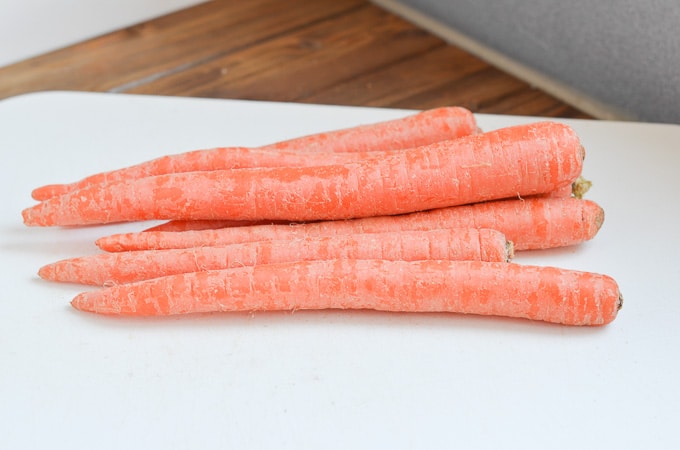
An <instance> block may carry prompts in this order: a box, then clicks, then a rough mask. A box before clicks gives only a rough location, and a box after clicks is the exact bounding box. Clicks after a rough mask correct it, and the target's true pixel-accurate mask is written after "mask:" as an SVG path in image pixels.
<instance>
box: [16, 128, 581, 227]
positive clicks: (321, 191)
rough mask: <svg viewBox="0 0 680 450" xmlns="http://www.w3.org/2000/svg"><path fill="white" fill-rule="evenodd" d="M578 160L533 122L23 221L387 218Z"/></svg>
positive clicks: (200, 182) (480, 194) (62, 204)
mask: <svg viewBox="0 0 680 450" xmlns="http://www.w3.org/2000/svg"><path fill="white" fill-rule="evenodd" d="M583 157H584V152H583V147H582V146H581V144H580V142H579V139H578V137H577V136H576V133H575V132H574V131H573V129H571V128H570V127H568V126H566V125H563V124H559V123H555V122H540V123H535V124H530V125H522V126H516V127H508V128H503V129H500V130H496V131H491V132H487V133H484V134H479V135H474V136H467V137H462V138H459V139H457V140H454V141H444V142H439V143H435V144H431V145H428V146H423V147H417V148H411V149H407V150H404V151H403V152H398V153H395V154H394V155H392V156H390V157H387V158H384V159H370V160H366V161H361V162H356V163H350V164H338V165H329V166H321V167H285V168H283V167H282V168H257V169H239V170H231V171H210V172H189V173H179V174H169V175H159V176H154V177H147V178H142V179H138V180H132V181H128V182H124V183H115V184H109V185H105V186H92V187H87V188H83V189H80V190H77V191H74V192H72V193H69V194H65V195H63V196H60V197H56V198H52V199H49V200H46V201H44V202H42V203H40V204H38V205H35V206H33V207H31V208H28V209H26V210H24V211H23V217H24V223H25V224H27V225H31V226H54V225H87V224H97V223H109V222H119V221H132V220H149V219H190V220H195V219H198V220H202V219H228V220H263V219H266V220H289V221H311V220H334V219H347V218H355V217H370V216H377V215H393V214H401V213H408V212H414V211H419V210H427V209H432V208H441V207H446V206H454V205H461V204H466V203H473V202H480V201H485V200H492V199H498V198H505V197H512V196H529V195H535V194H541V193H546V192H550V191H552V190H555V189H557V188H560V187H562V186H564V185H566V184H570V183H571V182H572V181H574V180H575V179H576V178H577V177H578V176H579V175H580V174H581V169H582V164H583Z"/></svg>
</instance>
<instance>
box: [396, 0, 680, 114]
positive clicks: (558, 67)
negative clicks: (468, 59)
mask: <svg viewBox="0 0 680 450" xmlns="http://www.w3.org/2000/svg"><path fill="white" fill-rule="evenodd" d="M400 2H401V3H402V4H404V5H407V6H410V7H412V8H414V9H416V10H418V11H420V12H422V13H423V14H425V15H427V16H430V17H433V18H435V19H437V20H439V21H441V22H444V23H445V24H447V25H449V26H451V27H453V28H454V29H456V30H458V31H460V32H462V33H464V34H466V35H468V36H469V37H471V38H473V39H476V40H477V41H479V42H481V43H483V44H485V45H487V46H489V47H491V48H493V49H495V50H497V51H500V52H501V53H504V54H505V55H507V56H509V57H511V58H513V59H515V60H516V61H518V62H520V63H523V64H525V65H527V66H529V67H532V68H534V69H536V70H538V71H540V72H543V73H544V74H546V75H548V76H550V77H552V78H554V79H557V80H559V81H561V82H563V83H565V84H567V85H569V86H571V87H573V88H575V89H577V90H579V91H581V92H583V93H584V94H586V95H588V96H590V97H593V98H595V99H597V100H599V101H601V102H603V103H605V104H608V105H610V106H613V107H615V108H617V109H620V110H623V111H626V112H628V113H629V114H630V115H632V116H634V117H636V118H638V119H639V120H645V121H655V122H670V123H680V34H679V33H680V0H620V1H616V0H597V1H595V0H572V1H564V2H558V1H551V0H506V1H502V2H500V1H494V0H400Z"/></svg>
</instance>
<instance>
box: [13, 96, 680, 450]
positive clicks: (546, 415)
mask: <svg viewBox="0 0 680 450" xmlns="http://www.w3.org/2000/svg"><path fill="white" fill-rule="evenodd" d="M407 113H409V112H408V111H404V110H388V109H374V108H350V107H337V106H315V105H300V104H281V103H266V102H248V101H224V100H203V99H186V98H163V97H144V96H126V95H112V94H85V93H64V92H56V93H40V94H32V95H27V96H21V97H16V98H12V99H8V100H4V101H1V102H0V151H1V152H2V165H1V167H0V192H2V202H0V208H1V209H0V280H1V284H0V286H2V289H1V291H0V292H2V294H0V436H1V439H2V442H3V443H2V446H3V448H8V449H9V448H11V449H21V448H68V449H91V448H97V449H107V448H144V449H176V448H201V449H206V448H239V449H242V448H277V449H281V448H283V449H285V448H291V449H301V448H325V449H329V448H338V449H341V448H343V449H344V448H357V447H361V448H367V447H368V448H390V449H401V448H465V449H471V448H522V449H533V448H551V449H561V448H563V449H574V448H584V446H585V447H588V448H596V447H597V446H600V447H603V448H621V449H623V448H664V449H669V448H679V446H680V434H678V433H677V430H676V427H677V422H678V418H679V417H680V383H679V382H678V380H679V379H680V351H679V350H678V349H679V348H680V295H679V294H680V258H679V257H678V255H680V232H679V230H680V220H679V219H680V213H679V208H678V198H677V196H678V193H679V192H680V176H679V175H678V171H679V169H680V148H678V143H679V142H680V127H678V126H674V125H658V124H642V123H623V122H599V121H584V120H564V122H567V123H569V124H571V125H573V126H574V127H575V128H576V130H577V131H578V132H579V133H580V135H581V137H582V139H583V142H584V144H585V146H586V148H587V151H588V155H587V158H586V164H585V171H584V175H585V176H586V178H589V179H591V180H592V181H593V182H594V186H593V188H592V189H591V191H590V192H589V193H588V198H591V199H593V200H596V201H598V202H599V203H600V204H601V205H602V206H603V207H604V208H605V211H606V221H605V224H604V227H603V228H602V230H601V231H600V234H599V235H598V236H597V237H596V238H595V240H593V241H591V242H589V243H587V244H584V245H581V246H578V247H574V248H567V249H562V250H555V251H549V252H536V253H530V254H523V255H519V256H518V258H517V262H521V263H538V264H550V265H558V266H562V267H568V268H576V269H584V270H593V271H598V272H604V273H607V274H609V275H612V276H614V277H615V278H616V279H617V280H618V281H619V284H620V286H621V289H622V292H623V294H624V297H625V304H624V308H623V310H622V311H621V312H620V314H619V317H618V318H617V319H616V320H615V321H614V322H613V323H612V324H611V325H609V326H606V327H602V328H570V327H564V326H557V325H549V324H543V323H535V322H529V321H525V320H508V319H502V318H489V317H472V316H459V315H436V314H427V315H408V314H387V313H373V312H296V313H294V314H290V313H276V314H266V313H257V314H254V315H250V314H217V315H209V316H193V317H192V316H186V317H177V318H163V319H134V318H115V317H99V316H95V315H91V314H84V313H79V312H77V311H75V310H72V309H71V308H70V306H69V301H70V299H71V298H72V297H73V295H75V294H76V293H77V292H78V291H79V288H78V287H77V286H72V285H62V284H53V283H47V282H43V281H42V280H40V279H38V278H37V276H36V271H37V269H38V268H39V267H40V266H41V265H43V264H46V263H48V262H52V261H54V260H56V259H60V258H64V257H70V256H77V255H83V254H89V253H93V252H96V251H97V250H96V248H95V247H94V244H93V241H94V239H96V238H97V237H99V236H102V235H106V234H111V233H114V232H119V231H127V230H137V229H141V228H142V227H143V226H146V225H148V224H127V225H110V226H103V227H89V228H83V229H36V228H25V227H24V226H23V225H22V223H21V217H20V211H21V209H22V208H24V207H26V206H29V205H30V204H32V200H31V199H30V197H29V195H30V191H31V189H32V188H34V187H36V186H39V185H42V184H46V183H50V182H65V181H72V180H76V179H78V178H81V177H83V176H85V175H88V174H91V173H94V172H98V171H102V170H107V169H113V168H117V167H121V166H124V165H128V164H132V163H136V162H140V161H142V160H146V159H150V158H152V157H156V156H160V155H163V154H166V153H176V152H181V151H185V150H191V149H197V148H207V147H213V146H219V145H225V146H226V145H260V144H265V143H269V142H273V141H276V140H281V139H284V138H288V137H293V136H296V135H301V134H307V133H311V132H314V131H320V130H325V129H331V128H339V127H346V126H350V125H354V124H359V123H365V122H371V121H378V120H383V119H390V118H396V117H399V116H403V115H405V114H407ZM478 119H479V123H480V125H481V126H482V127H483V128H484V129H487V130H489V129H493V128H497V127H501V126H506V125H512V124H516V123H520V122H527V121H530V120H533V119H531V118H526V117H524V118H522V117H513V116H493V115H479V116H478Z"/></svg>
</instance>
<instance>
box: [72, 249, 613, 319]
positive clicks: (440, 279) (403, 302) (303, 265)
mask: <svg viewBox="0 0 680 450" xmlns="http://www.w3.org/2000/svg"><path fill="white" fill-rule="evenodd" d="M621 304H622V299H621V295H620V292H619V289H618V286H617V284H616V282H615V281H614V280H613V279H612V278H610V277H608V276H606V275H600V274H594V273H588V272H577V271H573V270H565V269H558V268H553V267H541V266H525V265H520V264H514V263H494V262H481V261H438V260H427V261H416V262H406V261H385V260H352V259H340V260H324V261H305V262H292V263H281V264H269V265H258V266H249V267H240V268H233V269H224V270H217V271H205V272H194V273H190V274H179V275H171V276H167V277H162V278H155V279H152V280H146V281H141V282H138V283H132V284H124V285H117V286H113V287H109V288H104V289H101V290H98V291H93V292H86V293H82V294H79V295H78V296H76V297H75V298H74V299H73V301H72V305H73V306H74V307H75V308H77V309H80V310H84V311H91V312H96V313H101V314H123V315H137V316H146V315H171V314H189V313H200V312H218V311H257V310H265V311H276V310H285V311H292V310H299V309H374V310H381V311H394V312H397V311H399V312H452V313H466V314H482V315H496V316H507V317H517V318H526V319H532V320H541V321H547V322H554V323H561V324H567V325H604V324H607V323H609V322H611V321H612V320H613V319H614V318H615V317H616V314H617V311H618V310H619V309H620V308H621Z"/></svg>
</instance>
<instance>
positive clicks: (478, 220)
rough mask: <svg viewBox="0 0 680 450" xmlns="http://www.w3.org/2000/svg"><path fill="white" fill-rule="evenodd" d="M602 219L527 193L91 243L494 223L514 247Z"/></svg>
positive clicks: (568, 237) (595, 226) (178, 242)
mask: <svg viewBox="0 0 680 450" xmlns="http://www.w3.org/2000/svg"><path fill="white" fill-rule="evenodd" d="M603 222H604V211H603V209H602V208H601V207H600V206H599V205H598V204H597V203H595V202H593V201H591V200H580V199H576V198H527V199H508V200H497V201H492V202H485V203H476V204H472V205H462V206H454V207H450V208H442V209H435V210H430V211H423V212H416V213H411V214H404V215H400V216H381V217H367V218H363V219H354V220H342V221H330V222H316V223H304V224H296V225H258V226H251V227H234V228H224V229H212V230H201V231H186V232H142V233H123V234H116V235H112V236H105V237H102V238H100V239H98V240H97V241H96V244H97V246H99V247H100V248H101V249H102V250H104V251H109V252H119V251H129V250H149V249H169V248H187V247H200V246H210V245H227V244H234V243H240V242H252V241H260V240H266V239H300V238H305V237H324V236H333V235H338V234H351V233H376V232H386V231H400V230H428V229H434V228H447V227H452V228H492V229H496V230H498V231H500V232H502V233H503V234H505V236H506V238H507V240H509V241H512V242H513V244H514V247H515V250H536V249H545V248H555V247H564V246H568V245H574V244H578V243H581V242H584V241H587V240H590V239H592V238H593V237H594V236H595V235H596V234H597V232H598V230H599V229H600V227H601V226H602V223H603Z"/></svg>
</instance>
